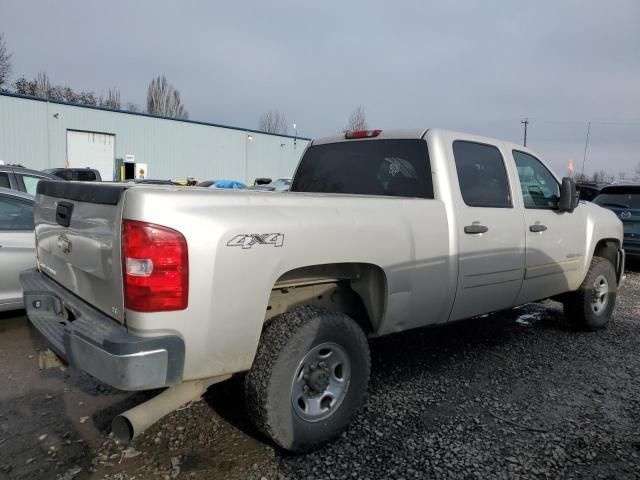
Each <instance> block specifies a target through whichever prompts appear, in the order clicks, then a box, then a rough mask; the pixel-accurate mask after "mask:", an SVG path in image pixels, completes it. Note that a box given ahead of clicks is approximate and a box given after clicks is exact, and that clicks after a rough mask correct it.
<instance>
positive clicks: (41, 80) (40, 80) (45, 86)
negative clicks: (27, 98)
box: [33, 72, 51, 98]
mask: <svg viewBox="0 0 640 480" xmlns="http://www.w3.org/2000/svg"><path fill="white" fill-rule="evenodd" d="M50 94H51V81H50V80H49V76H48V75H47V74H46V73H45V72H40V73H38V75H36V78H35V79H34V93H33V95H34V96H36V97H42V98H49V97H50Z"/></svg>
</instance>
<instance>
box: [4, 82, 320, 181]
mask: <svg viewBox="0 0 640 480" xmlns="http://www.w3.org/2000/svg"><path fill="white" fill-rule="evenodd" d="M309 141H310V139H308V138H302V137H296V136H290V135H278V134H269V133H264V132H260V131H257V130H252V129H244V128H238V127H230V126H225V125H216V124H212V123H206V122H199V121H192V120H178V119H172V118H165V117H156V116H153V115H147V114H143V113H133V112H126V111H121V110H112V109H108V108H102V107H95V106H88V105H77V104H69V103H65V102H60V101H56V100H46V99H41V98H33V97H26V96H22V95H15V94H11V93H0V161H2V162H4V163H5V164H20V165H23V166H25V167H28V168H32V169H36V170H44V169H46V168H56V167H65V166H69V167H74V168H77V167H92V168H96V169H97V170H99V171H100V174H101V176H102V179H103V180H117V179H120V178H138V177H140V176H143V177H144V178H154V179H167V180H168V179H172V180H185V179H186V178H187V177H193V178H196V179H198V180H200V181H203V180H216V179H232V180H240V181H244V182H251V181H253V180H254V179H255V178H257V177H270V178H274V179H275V178H277V177H290V176H292V175H293V172H294V170H295V168H296V165H297V164H298V160H299V159H300V156H301V155H302V152H303V151H304V149H305V148H306V146H307V145H308V143H309ZM125 171H126V177H125V173H124V172H125Z"/></svg>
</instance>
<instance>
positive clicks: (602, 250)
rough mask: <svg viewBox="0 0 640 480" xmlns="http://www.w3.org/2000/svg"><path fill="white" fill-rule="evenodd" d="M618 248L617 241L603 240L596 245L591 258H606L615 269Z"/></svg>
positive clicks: (611, 239)
mask: <svg viewBox="0 0 640 480" xmlns="http://www.w3.org/2000/svg"><path fill="white" fill-rule="evenodd" d="M618 248H620V244H619V242H618V240H616V239H613V238H605V239H602V240H600V241H599V242H598V243H597V245H596V248H595V249H594V250H593V256H594V257H602V258H606V259H607V260H609V261H610V262H611V265H613V267H614V268H615V269H617V268H618Z"/></svg>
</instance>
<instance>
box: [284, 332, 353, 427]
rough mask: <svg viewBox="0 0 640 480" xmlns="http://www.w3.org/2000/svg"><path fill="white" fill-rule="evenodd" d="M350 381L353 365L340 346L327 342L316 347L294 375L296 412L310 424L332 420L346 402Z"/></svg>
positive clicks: (292, 395)
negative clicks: (343, 402)
mask: <svg viewBox="0 0 640 480" xmlns="http://www.w3.org/2000/svg"><path fill="white" fill-rule="evenodd" d="M350 380H351V362H350V361H349V357H348V356H347V354H346V352H345V351H344V349H343V348H342V347H341V346H340V345H338V344H336V343H331V342H325V343H321V344H320V345H317V346H315V347H313V348H312V349H311V350H310V351H309V352H308V353H307V354H306V355H305V356H304V358H303V359H302V360H301V361H300V363H299V364H298V367H297V368H296V370H295V372H294V376H293V381H292V383H291V404H292V405H293V409H294V411H295V412H296V414H297V415H298V416H299V417H300V418H302V419H303V420H306V421H308V422H318V421H320V420H324V419H325V418H328V417H330V416H331V415H332V414H333V413H334V412H335V411H336V410H337V409H338V407H339V406H340V404H341V403H342V401H343V400H344V397H345V395H346V393H347V390H348V388H349V381H350Z"/></svg>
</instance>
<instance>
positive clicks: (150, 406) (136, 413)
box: [111, 375, 231, 442]
mask: <svg viewBox="0 0 640 480" xmlns="http://www.w3.org/2000/svg"><path fill="white" fill-rule="evenodd" d="M228 378H231V375H221V376H219V377H211V378H205V379H202V380H192V381H189V382H184V383H181V384H179V385H176V386H174V387H169V388H168V389H166V390H165V391H164V392H162V393H161V394H160V395H157V396H155V397H153V398H152V399H150V400H147V401H146V402H144V403H141V404H140V405H138V406H136V407H133V408H132V409H130V410H127V411H126V412H124V413H121V414H120V415H118V416H117V417H115V418H114V419H113V421H112V422H111V431H112V432H113V434H114V435H115V437H116V438H117V439H118V440H120V441H122V442H130V441H131V440H133V439H134V438H136V437H137V436H138V435H140V434H141V433H142V432H144V431H145V430H146V429H147V428H149V427H150V426H151V425H153V424H154V423H156V422H157V421H158V420H160V419H161V418H162V417H164V416H165V415H167V414H169V413H171V412H173V411H174V410H176V409H177V408H179V407H181V406H182V405H184V404H185V403H187V402H190V401H191V400H197V399H199V398H200V397H201V396H202V395H203V394H204V392H206V391H207V388H209V387H210V386H211V385H213V384H215V383H219V382H222V381H224V380H227V379H228Z"/></svg>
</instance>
